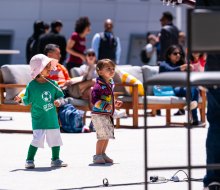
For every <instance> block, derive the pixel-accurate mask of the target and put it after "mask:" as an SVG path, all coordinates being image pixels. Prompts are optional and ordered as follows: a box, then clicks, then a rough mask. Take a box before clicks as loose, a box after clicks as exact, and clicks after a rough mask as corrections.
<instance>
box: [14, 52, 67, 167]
mask: <svg viewBox="0 0 220 190" xmlns="http://www.w3.org/2000/svg"><path fill="white" fill-rule="evenodd" d="M54 64H56V61H55V60H53V59H51V58H48V57H47V56H45V55H43V54H37V55H35V56H34V57H32V59H31V60H30V68H31V76H32V78H33V80H32V81H31V82H30V83H29V84H28V85H27V88H26V92H25V94H24V97H22V98H20V97H18V96H17V97H16V98H15V100H16V101H17V102H19V101H21V100H22V102H23V103H24V104H25V105H28V104H30V105H31V117H32V128H33V140H32V142H31V144H30V146H29V150H28V155H27V159H26V164H25V168H28V169H29V168H35V164H34V157H35V154H36V152H37V149H38V148H43V147H44V141H45V138H46V141H47V143H48V146H49V147H51V148H52V161H51V167H66V166H67V164H65V163H64V162H63V161H62V160H60V157H59V153H60V146H61V145H62V139H61V135H60V126H59V123H58V117H57V113H56V107H59V106H60V105H61V104H62V101H63V96H64V95H63V92H62V90H61V89H60V88H59V87H58V85H57V84H56V83H55V82H54V81H53V80H49V79H47V78H46V77H47V76H48V75H49V73H50V71H51V69H52V66H53V65H54Z"/></svg>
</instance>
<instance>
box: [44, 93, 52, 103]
mask: <svg viewBox="0 0 220 190" xmlns="http://www.w3.org/2000/svg"><path fill="white" fill-rule="evenodd" d="M51 98H52V96H51V93H50V92H49V91H44V92H43V93H42V99H43V100H44V101H45V102H51Z"/></svg>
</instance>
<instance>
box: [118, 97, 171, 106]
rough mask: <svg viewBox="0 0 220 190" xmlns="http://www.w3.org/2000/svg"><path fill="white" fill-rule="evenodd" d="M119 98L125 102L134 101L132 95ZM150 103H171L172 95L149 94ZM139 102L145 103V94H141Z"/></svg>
mask: <svg viewBox="0 0 220 190" xmlns="http://www.w3.org/2000/svg"><path fill="white" fill-rule="evenodd" d="M118 99H119V100H121V101H123V102H132V97H130V96H119V97H118ZM147 101H148V104H171V97H170V96H160V97H159V96H147ZM138 102H139V103H140V104H143V103H144V96H139V98H138Z"/></svg>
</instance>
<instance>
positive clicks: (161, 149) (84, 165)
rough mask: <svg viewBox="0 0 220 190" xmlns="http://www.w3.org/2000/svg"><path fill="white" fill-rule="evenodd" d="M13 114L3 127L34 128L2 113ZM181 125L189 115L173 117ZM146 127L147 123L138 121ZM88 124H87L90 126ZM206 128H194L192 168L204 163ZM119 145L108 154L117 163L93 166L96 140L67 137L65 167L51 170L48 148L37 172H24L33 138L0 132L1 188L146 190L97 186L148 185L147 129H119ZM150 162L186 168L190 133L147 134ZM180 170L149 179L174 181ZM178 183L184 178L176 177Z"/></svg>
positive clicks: (23, 117)
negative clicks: (146, 159)
mask: <svg viewBox="0 0 220 190" xmlns="http://www.w3.org/2000/svg"><path fill="white" fill-rule="evenodd" d="M0 115H1V116H7V115H11V116H13V120H12V121H0V129H1V128H10V129H23V130H30V129H31V120H30V113H3V112H1V113H0ZM164 119H165V118H164V117H163V116H162V117H154V118H149V122H150V123H152V124H155V125H156V124H161V123H163V122H164ZM175 119H176V120H177V121H180V120H184V119H185V116H178V117H175ZM140 120H141V121H140V123H143V118H141V119H140ZM88 122H89V121H88ZM121 122H122V123H123V122H125V123H128V122H130V123H131V120H130V119H122V121H121ZM206 133H207V128H197V129H192V133H191V134H192V155H191V156H192V163H193V164H195V165H202V164H205V138H206ZM115 137H116V139H115V140H111V141H110V144H109V147H108V150H107V152H108V154H109V156H110V157H112V158H113V159H114V162H115V163H114V164H113V165H107V164H106V165H101V166H98V165H94V164H92V156H93V155H94V152H95V143H96V135H95V133H88V134H64V133H62V138H63V142H64V146H62V147H61V159H63V160H64V161H65V162H67V163H68V164H69V166H68V167H67V168H60V169H52V168H51V167H50V158H51V150H50V149H49V148H48V147H47V145H46V146H45V148H44V149H39V150H38V152H37V155H36V159H35V165H36V169H31V170H26V169H25V168H24V164H25V158H26V154H27V150H28V146H29V144H30V141H31V139H32V135H31V134H17V133H12V134H6V133H0V142H1V143H0V150H1V161H0V189H16V190H17V189H19V190H20V189H21V190H23V189H27V190H29V189H36V190H38V189H39V190H40V189H42V190H47V189H48V190H50V189H86V188H82V187H90V186H94V187H93V188H90V189H97V190H98V189H113V190H119V189H120V190H121V189H122V190H124V189H126V190H139V189H140V190H142V189H144V185H143V184H140V185H139V184H138V185H137V184H136V185H129V186H128V185H123V186H110V187H108V188H107V187H97V186H99V185H102V180H103V179H104V178H107V179H108V180H109V184H110V185H111V184H126V183H138V182H144V130H143V129H136V130H131V129H116V130H115ZM148 137H149V139H148V142H149V152H148V156H149V157H148V158H149V163H150V165H151V166H168V165H172V166H175V165H184V164H186V163H187V157H186V153H187V149H186V142H187V130H186V129H184V128H173V129H151V130H150V131H149V135H148ZM176 171H177V170H169V171H154V172H149V173H148V175H149V176H150V175H158V176H161V177H165V178H168V179H169V178H170V177H171V176H172V175H173V174H174V173H175V172H176ZM204 174H205V170H203V169H197V170H194V171H193V173H192V177H194V178H202V177H203V176H204ZM178 176H179V178H180V179H183V178H185V177H186V176H185V175H184V174H183V173H181V172H180V173H179V174H178ZM192 185H193V190H200V189H201V190H202V183H201V182H193V183H192ZM149 189H150V190H168V189H169V190H187V183H184V182H181V183H180V182H179V183H174V182H168V183H164V184H153V185H149Z"/></svg>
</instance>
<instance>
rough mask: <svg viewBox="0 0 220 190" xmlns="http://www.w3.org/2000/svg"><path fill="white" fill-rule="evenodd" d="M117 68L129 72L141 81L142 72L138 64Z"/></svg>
mask: <svg viewBox="0 0 220 190" xmlns="http://www.w3.org/2000/svg"><path fill="white" fill-rule="evenodd" d="M119 69H121V70H122V71H125V72H127V73H129V74H131V75H132V76H133V77H135V78H137V79H138V80H139V81H141V82H142V83H143V74H142V69H141V67H140V66H132V67H131V66H127V67H119Z"/></svg>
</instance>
